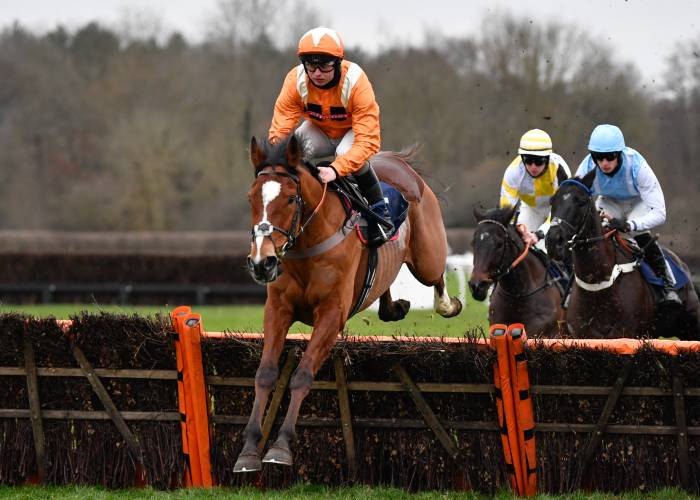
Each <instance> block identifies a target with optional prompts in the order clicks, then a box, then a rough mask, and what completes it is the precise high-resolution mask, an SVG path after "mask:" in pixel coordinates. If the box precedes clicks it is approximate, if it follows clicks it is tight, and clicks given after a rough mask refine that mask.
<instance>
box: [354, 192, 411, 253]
mask: <svg viewBox="0 0 700 500" xmlns="http://www.w3.org/2000/svg"><path fill="white" fill-rule="evenodd" d="M379 183H380V184H381V186H382V192H383V193H384V198H386V199H387V200H389V214H390V215H391V222H392V223H393V224H394V230H393V232H392V233H391V234H390V235H389V239H390V240H395V239H396V238H398V234H399V227H400V226H401V224H403V221H405V220H406V216H408V201H406V198H405V197H404V196H403V194H401V192H400V191H399V190H398V189H396V188H395V187H393V186H391V185H390V184H387V183H385V182H381V181H380V182H379ZM353 208H355V209H357V207H353ZM371 223H372V224H375V222H374V221H372V222H371ZM368 224H369V223H368V222H367V219H366V218H365V217H364V216H363V217H361V218H360V219H359V220H358V222H357V224H355V227H356V228H357V235H358V236H359V237H360V240H362V242H363V243H367V241H368V239H367V227H368Z"/></svg>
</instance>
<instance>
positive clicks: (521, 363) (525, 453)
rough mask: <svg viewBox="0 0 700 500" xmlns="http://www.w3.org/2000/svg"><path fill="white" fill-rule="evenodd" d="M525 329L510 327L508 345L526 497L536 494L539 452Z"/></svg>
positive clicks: (516, 324)
mask: <svg viewBox="0 0 700 500" xmlns="http://www.w3.org/2000/svg"><path fill="white" fill-rule="evenodd" d="M526 338H527V336H526V333H525V326H524V325H523V324H522V323H514V324H512V325H510V326H509V327H508V336H507V339H508V343H509V345H510V352H511V357H510V359H511V374H512V376H513V396H514V400H515V411H516V416H517V422H518V444H519V446H520V461H521V467H522V471H523V478H524V484H525V491H524V494H525V495H527V496H534V495H536V494H537V450H536V447H535V417H534V414H533V410H532V394H531V393H530V377H529V375H528V372H527V358H526V357H525V340H526Z"/></svg>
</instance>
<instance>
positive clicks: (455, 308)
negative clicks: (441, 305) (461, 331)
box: [438, 297, 462, 318]
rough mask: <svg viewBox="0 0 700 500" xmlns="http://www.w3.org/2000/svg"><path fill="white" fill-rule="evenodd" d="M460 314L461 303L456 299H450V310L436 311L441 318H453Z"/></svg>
mask: <svg viewBox="0 0 700 500" xmlns="http://www.w3.org/2000/svg"><path fill="white" fill-rule="evenodd" d="M461 312H462V302H461V301H460V300H459V299H458V298H457V297H450V308H449V309H448V310H447V311H444V313H443V312H441V311H438V313H439V314H440V316H442V317H443V318H453V317H455V316H457V315H458V314H459V313H461Z"/></svg>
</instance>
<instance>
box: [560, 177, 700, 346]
mask: <svg viewBox="0 0 700 500" xmlns="http://www.w3.org/2000/svg"><path fill="white" fill-rule="evenodd" d="M596 170H597V169H594V170H592V171H591V172H589V173H588V174H587V175H585V176H584V177H583V178H580V179H579V178H574V179H569V180H567V181H564V182H563V183H562V184H561V185H560V186H559V189H558V190H557V192H556V194H555V195H554V196H553V197H552V199H551V203H552V225H551V227H550V229H549V232H548V233H547V239H546V244H547V252H548V253H549V255H551V256H552V257H554V258H560V257H561V255H562V254H563V253H564V251H565V248H566V247H567V246H568V247H569V248H570V249H571V252H572V257H573V264H574V273H575V275H576V277H575V283H574V284H573V287H572V291H571V297H570V300H569V308H568V311H567V318H566V319H567V324H568V326H569V328H570V330H571V332H572V333H573V334H574V336H576V337H579V338H583V337H587V338H616V337H633V338H635V337H642V336H654V337H656V336H658V335H659V334H660V333H662V334H663V335H666V336H669V335H673V336H677V337H679V338H680V339H684V340H695V339H698V338H699V335H700V316H699V314H698V312H699V310H700V304H699V303H698V296H697V293H696V292H695V288H694V287H693V284H692V281H689V283H688V284H687V285H686V286H685V287H684V288H683V289H681V290H679V295H680V296H681V298H682V300H683V302H684V304H685V310H684V311H683V312H682V313H681V314H678V315H675V316H676V317H675V318H669V317H666V316H664V315H663V314H657V310H656V299H655V295H654V291H653V289H652V288H651V286H650V285H649V284H647V282H646V281H645V280H644V278H643V276H642V273H641V272H640V271H639V269H638V268H637V267H638V266H637V265H636V261H635V257H634V256H633V255H632V254H631V252H629V251H626V250H623V249H622V248H621V246H623V245H619V244H615V243H614V242H613V239H614V238H613V237H612V236H615V232H614V231H608V232H604V231H603V227H602V223H601V220H600V217H599V216H598V211H597V209H596V206H595V202H594V199H593V196H592V194H591V186H592V185H593V181H594V179H595V175H596ZM673 258H674V259H675V260H676V261H677V262H678V263H679V264H681V265H682V267H683V268H684V270H685V272H689V271H688V268H687V266H685V264H682V263H681V262H680V260H679V259H678V257H677V256H675V255H673ZM669 323H670V324H669Z"/></svg>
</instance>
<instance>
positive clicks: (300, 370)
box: [263, 304, 343, 465]
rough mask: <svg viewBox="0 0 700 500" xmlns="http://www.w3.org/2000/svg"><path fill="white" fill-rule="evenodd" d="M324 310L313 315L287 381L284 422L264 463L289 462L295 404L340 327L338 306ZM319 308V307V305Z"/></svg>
mask: <svg viewBox="0 0 700 500" xmlns="http://www.w3.org/2000/svg"><path fill="white" fill-rule="evenodd" d="M331 307H332V309H330V310H328V309H326V310H324V312H323V315H322V317H320V316H319V317H317V318H316V321H315V322H314V331H313V333H312V335H311V340H310V341H309V345H308V347H307V348H306V351H304V355H303V356H302V358H301V361H300V362H299V366H298V367H297V369H296V371H295V372H294V375H292V378H291V380H290V383H289V389H290V391H291V398H290V401H289V407H288V408H287V414H286V415H285V417H284V422H283V423H282V426H281V427H280V430H279V434H278V437H277V440H276V441H275V443H274V445H272V447H271V448H270V449H269V450H268V452H267V453H266V454H265V458H263V462H265V463H275V464H281V465H292V452H291V449H290V445H291V443H292V441H293V440H294V437H295V428H296V423H297V418H298V417H299V408H300V407H301V403H302V401H303V400H304V398H305V397H306V395H307V394H308V393H309V391H310V390H311V384H312V383H313V380H314V376H315V375H316V372H317V371H318V370H319V368H321V365H323V363H324V361H326V359H327V358H328V354H329V353H330V351H331V349H332V347H333V344H335V341H336V337H337V335H338V332H340V331H341V329H342V327H343V321H342V319H341V318H342V314H341V311H340V309H339V307H338V306H337V304H336V305H334V306H331ZM321 309H323V308H321Z"/></svg>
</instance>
